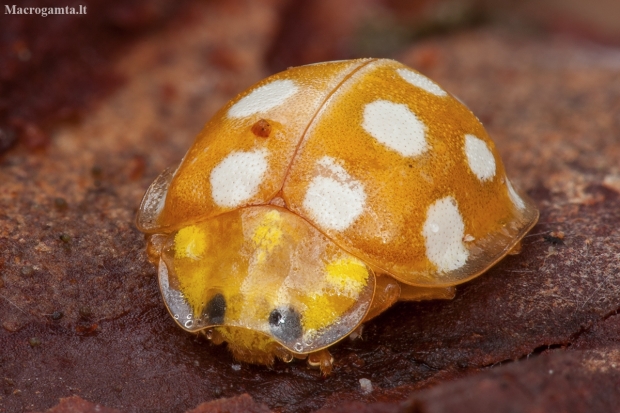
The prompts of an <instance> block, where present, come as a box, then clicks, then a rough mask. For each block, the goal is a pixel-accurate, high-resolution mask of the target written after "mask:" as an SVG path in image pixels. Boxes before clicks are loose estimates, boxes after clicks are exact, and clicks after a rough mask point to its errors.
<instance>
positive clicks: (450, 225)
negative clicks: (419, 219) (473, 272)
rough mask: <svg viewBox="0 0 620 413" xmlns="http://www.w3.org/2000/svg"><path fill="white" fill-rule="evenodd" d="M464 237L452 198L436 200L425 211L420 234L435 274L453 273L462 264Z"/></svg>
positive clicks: (465, 252) (465, 257)
mask: <svg viewBox="0 0 620 413" xmlns="http://www.w3.org/2000/svg"><path fill="white" fill-rule="evenodd" d="M464 234H465V223H464V222H463V217H462V216H461V213H460V212H459V208H458V205H457V203H456V200H455V199H454V198H453V197H451V196H447V197H445V198H442V199H439V200H437V201H435V203H433V204H432V205H431V206H430V207H429V208H428V211H427V212H426V222H425V223H424V227H423V228H422V235H423V236H424V240H425V245H426V256H427V258H428V259H429V260H430V261H431V262H432V263H433V264H435V265H436V266H437V268H438V269H439V271H453V270H456V269H458V268H461V267H462V266H463V265H465V262H466V261H467V257H468V256H469V251H468V250H467V248H465V244H463V238H464Z"/></svg>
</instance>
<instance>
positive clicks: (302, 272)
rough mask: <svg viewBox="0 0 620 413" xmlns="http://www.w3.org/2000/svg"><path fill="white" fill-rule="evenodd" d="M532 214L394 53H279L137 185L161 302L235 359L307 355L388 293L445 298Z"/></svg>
mask: <svg viewBox="0 0 620 413" xmlns="http://www.w3.org/2000/svg"><path fill="white" fill-rule="evenodd" d="M537 219H538V211H537V209H536V208H535V206H534V205H533V203H532V202H531V201H530V200H529V199H528V198H527V197H526V196H524V195H523V194H520V193H518V192H517V191H516V190H515V189H514V188H513V187H512V185H511V184H510V181H509V180H508V178H507V177H506V172H505V170H504V166H503V165H502V161H501V159H500V157H499V155H498V153H497V150H496V149H495V145H494V143H493V141H492V140H491V139H490V138H489V137H488V135H487V133H486V131H485V130H484V128H483V126H482V124H481V123H480V122H479V121H478V119H477V118H476V117H475V116H474V115H473V114H472V113H471V111H470V110H469V109H468V108H467V107H465V106H464V105H463V104H462V103H460V102H459V101H458V100H457V99H455V98H454V97H453V96H451V95H450V94H449V93H447V92H446V91H445V90H444V89H442V88H441V87H440V86H438V85H437V84H436V83H434V82H433V81H431V80H429V79H428V78H426V77H424V76H423V75H421V74H420V73H418V72H416V71H415V70H412V69H410V68H408V67H407V66H404V65H402V64H400V63H398V62H395V61H393V60H386V59H359V60H349V61H340V62H326V63H319V64H314V65H308V66H302V67H296V68H291V69H289V70H286V71H284V72H281V73H278V74H276V75H273V76H271V77H269V78H267V79H265V80H263V81H261V82H259V83H258V84H256V85H255V86H253V87H251V88H250V89H248V90H247V91H245V92H243V93H241V94H240V95H239V96H237V97H236V98H234V99H233V100H231V101H230V102H229V103H228V104H226V106H224V107H223V108H222V109H221V110H220V111H219V112H218V113H216V114H215V116H214V117H213V118H212V119H211V120H210V121H209V122H208V123H207V124H206V126H205V127H204V129H203V131H202V132H201V133H200V134H199V135H198V137H197V138H196V141H195V142H194V144H193V145H192V147H191V148H190V150H189V151H188V153H187V154H186V156H185V157H184V159H183V161H182V162H181V164H180V165H179V167H178V168H177V169H176V170H166V171H164V172H163V173H162V174H161V175H160V176H159V177H158V178H157V179H156V180H155V182H153V184H152V185H151V187H150V188H149V189H148V191H147V192H146V195H145V196H144V199H143V201H142V204H141V206H140V210H139V213H138V218H137V224H138V228H139V229H140V230H141V231H143V232H145V233H146V234H148V248H147V251H148V254H149V257H150V259H151V260H152V261H153V262H154V263H156V265H157V266H158V273H159V283H160V288H161V291H162V295H163V298H164V301H165V303H166V306H167V307H168V310H169V311H170V313H171V314H172V316H173V317H174V319H175V320H176V322H177V323H178V324H179V325H180V326H181V327H182V328H184V329H185V330H187V331H192V332H198V331H203V332H205V334H206V335H207V337H209V338H210V339H211V340H212V341H213V342H215V343H221V342H223V341H226V342H228V346H229V348H230V350H231V351H232V352H233V355H234V356H235V358H237V359H238V360H241V361H246V362H250V363H261V364H271V363H273V361H274V358H276V357H277V358H280V359H282V360H284V361H291V360H292V359H293V358H302V359H303V358H307V359H308V361H309V363H310V364H312V365H319V366H320V367H321V370H322V372H323V373H324V374H328V373H329V372H330V371H331V363H332V358H331V356H330V354H329V351H328V350H327V348H328V347H329V346H331V345H332V344H334V343H336V342H338V341H339V340H341V339H343V338H344V337H347V336H348V335H349V334H351V333H352V332H353V331H355V330H356V329H357V328H358V327H359V326H360V325H361V323H363V322H364V321H366V320H369V319H370V318H372V317H374V316H376V315H378V314H380V313H381V312H383V311H384V310H386V309H387V308H388V307H390V306H391V305H392V304H393V303H395V302H396V301H398V300H422V299H432V298H452V297H453V295H454V286H455V285H456V284H460V283H462V282H465V281H467V280H470V279H472V278H474V277H476V276H478V275H480V274H481V273H483V272H484V271H486V270H487V269H489V268H490V267H491V266H492V265H493V264H495V263H496V262H497V261H499V260H500V259H501V258H502V257H504V256H505V255H506V254H507V253H509V252H510V251H514V250H515V249H517V247H518V244H519V242H520V240H521V238H523V236H524V235H525V234H526V233H527V232H528V231H529V230H530V229H531V228H532V226H533V225H534V224H535V223H536V221H537Z"/></svg>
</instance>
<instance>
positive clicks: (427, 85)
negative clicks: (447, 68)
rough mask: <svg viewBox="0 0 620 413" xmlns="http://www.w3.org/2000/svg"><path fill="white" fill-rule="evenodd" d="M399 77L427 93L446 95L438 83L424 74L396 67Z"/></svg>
mask: <svg viewBox="0 0 620 413" xmlns="http://www.w3.org/2000/svg"><path fill="white" fill-rule="evenodd" d="M396 71H397V72H398V74H399V75H400V77H402V78H403V79H405V80H406V81H407V82H408V83H411V84H412V85H413V86H416V87H419V88H420V89H424V90H426V91H427V92H428V93H432V94H433V95H436V96H448V93H446V91H445V90H443V89H442V88H441V87H439V85H438V84H437V83H435V82H433V81H432V80H430V79H429V78H427V77H426V76H424V75H421V74H419V73H417V72H413V71H411V70H409V69H397V70H396Z"/></svg>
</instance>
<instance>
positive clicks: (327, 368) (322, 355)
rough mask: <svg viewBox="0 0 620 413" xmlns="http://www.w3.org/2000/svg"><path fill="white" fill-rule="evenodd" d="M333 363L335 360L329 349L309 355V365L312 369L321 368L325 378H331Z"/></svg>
mask: <svg viewBox="0 0 620 413" xmlns="http://www.w3.org/2000/svg"><path fill="white" fill-rule="evenodd" d="M333 363H334V358H333V357H332V355H331V354H330V352H329V350H327V349H323V350H319V351H316V352H314V353H310V354H309V355H308V364H309V365H310V366H312V367H318V368H320V369H321V374H322V375H323V376H329V374H330V373H331V372H332V364H333Z"/></svg>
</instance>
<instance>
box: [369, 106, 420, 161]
mask: <svg viewBox="0 0 620 413" xmlns="http://www.w3.org/2000/svg"><path fill="white" fill-rule="evenodd" d="M362 127H363V128H364V130H366V132H368V133H369V134H370V135H372V137H373V138H375V139H376V140H378V141H379V142H381V143H382V144H384V145H385V146H387V147H388V148H390V149H393V150H395V151H396V152H398V153H400V154H401V155H403V156H416V155H420V154H422V153H424V152H426V151H427V150H428V143H427V142H426V136H425V135H426V125H424V123H423V122H422V121H421V120H420V119H418V117H417V116H416V115H415V114H414V113H413V112H412V111H411V110H410V109H409V108H408V107H407V105H403V104H399V103H393V102H389V101H387V100H377V101H374V102H372V103H369V104H367V105H366V106H365V107H364V121H363V122H362Z"/></svg>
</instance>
